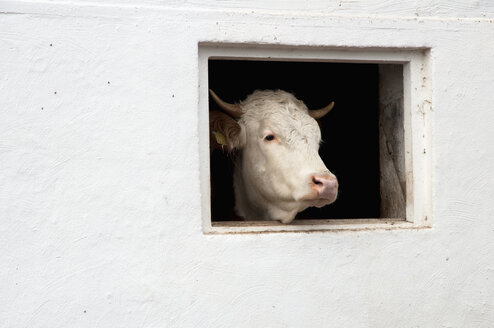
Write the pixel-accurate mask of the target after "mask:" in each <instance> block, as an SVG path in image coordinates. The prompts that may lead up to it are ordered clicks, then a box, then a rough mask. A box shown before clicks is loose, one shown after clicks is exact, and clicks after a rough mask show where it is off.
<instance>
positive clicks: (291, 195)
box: [209, 90, 338, 224]
mask: <svg viewBox="0 0 494 328" xmlns="http://www.w3.org/2000/svg"><path fill="white" fill-rule="evenodd" d="M209 93H210V95H211V98H212V99H213V100H214V101H215V102H216V103H217V104H218V106H219V108H220V109H221V111H211V112H210V122H209V123H210V132H211V140H212V142H213V143H216V146H221V147H223V148H226V150H228V151H230V152H235V154H236V156H235V166H234V172H233V181H234V182H233V187H234V193H235V212H236V213H237V214H238V215H239V216H241V217H242V218H244V219H245V220H247V221H252V220H277V221H281V222H282V223H285V224H288V223H290V222H292V220H293V219H294V218H295V216H296V215H297V213H298V212H301V211H303V210H305V209H306V208H308V207H311V206H315V207H323V206H326V205H328V204H331V203H333V202H334V201H335V200H336V197H337V195H338V180H337V178H336V176H335V175H334V174H333V173H331V172H330V171H329V170H328V169H327V167H326V166H325V164H324V162H323V161H322V159H321V157H320V156H319V153H318V151H319V144H320V142H321V130H320V128H319V125H318V123H317V121H316V119H320V118H322V117H323V116H324V115H326V114H327V113H328V112H329V111H330V110H331V109H332V108H333V106H334V102H331V103H330V104H329V105H328V106H326V107H324V108H321V109H318V110H309V109H308V108H307V106H306V105H305V104H304V103H303V102H302V101H301V100H299V99H297V98H296V97H295V96H294V95H293V94H291V93H289V92H286V91H282V90H256V91H254V92H253V93H252V94H251V95H249V96H248V97H247V98H246V99H245V100H244V101H241V102H240V103H238V104H232V103H228V102H225V101H223V100H222V99H221V98H220V97H218V95H216V93H214V92H213V91H212V90H209Z"/></svg>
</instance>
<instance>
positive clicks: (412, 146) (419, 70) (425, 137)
mask: <svg viewBox="0 0 494 328" xmlns="http://www.w3.org/2000/svg"><path fill="white" fill-rule="evenodd" d="M198 58H199V65H198V69H199V89H198V90H199V101H198V106H199V108H198V114H199V117H198V118H199V119H198V124H199V127H198V128H199V150H200V154H199V155H200V156H199V157H200V172H199V173H200V185H201V206H202V230H203V232H204V233H206V234H225V233H227V234H228V233H261V232H322V231H342V230H343V231H359V230H374V229H385V230H390V229H417V228H429V227H431V225H432V199H431V195H432V184H431V153H432V151H431V144H432V143H431V119H432V118H431V116H432V97H431V96H432V92H431V86H430V85H431V83H430V64H429V61H430V59H429V58H430V49H427V48H404V49H397V48H343V47H300V46H297V47H292V46H280V45H276V46H274V45H257V44H250V45H249V44H221V43H211V42H203V43H199V45H198ZM209 59H225V60H262V61H290V62H295V61H304V62H335V63H372V64H399V65H402V68H403V115H404V123H403V125H404V151H405V154H404V155H405V178H406V192H405V201H406V218H405V220H403V219H397V218H368V219H331V220H324V219H323V220H294V221H293V222H292V223H291V224H288V225H285V224H282V223H280V222H277V221H245V222H212V221H211V188H210V163H209V155H210V149H209V147H210V145H209V94H208V60H209Z"/></svg>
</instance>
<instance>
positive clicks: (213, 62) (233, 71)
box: [199, 44, 431, 232]
mask: <svg viewBox="0 0 494 328" xmlns="http://www.w3.org/2000/svg"><path fill="white" fill-rule="evenodd" d="M199 58H200V82H201V85H200V96H201V101H200V106H201V108H200V110H199V112H200V113H201V116H200V117H201V118H202V119H201V123H202V124H201V127H202V130H201V131H202V135H201V137H202V138H201V140H202V141H201V142H202V147H201V150H202V163H203V164H205V165H203V167H202V171H201V175H202V188H203V189H202V190H203V214H204V215H203V217H204V222H203V227H204V231H205V232H256V231H312V230H340V229H364V228H365V229H368V228H375V227H387V228H395V227H400V228H406V227H418V226H429V225H430V219H431V218H430V199H429V198H428V197H429V196H430V194H429V189H430V180H429V175H428V170H429V167H428V165H429V162H428V161H429V156H430V155H429V154H428V152H427V150H428V142H430V140H429V139H430V137H429V130H428V124H429V119H428V116H429V115H426V114H428V111H427V108H428V107H427V106H429V107H430V96H429V93H428V92H429V88H428V83H429V82H428V81H427V78H428V75H427V74H428V71H427V65H426V64H427V51H426V50H422V49H415V50H401V51H400V50H386V49H384V50H379V49H370V50H362V49H360V50H350V49H345V50H338V49H331V48H328V49H326V48H314V49H312V48H303V49H297V48H289V47H282V48H272V47H254V46H253V47H245V46H242V47H235V46H231V45H230V46H220V45H214V44H202V45H201V46H200V56H199ZM208 89H213V90H214V91H215V92H217V93H218V94H219V95H221V97H222V98H223V99H224V100H226V101H228V102H232V103H234V102H238V101H240V100H243V99H245V98H246V96H248V95H249V94H250V93H252V92H253V91H254V90H256V89H281V90H285V91H289V92H292V93H293V94H295V96H296V97H297V98H299V99H300V100H302V101H304V102H305V104H306V105H307V106H308V107H309V108H320V107H322V106H324V105H326V104H327V103H328V102H330V101H335V103H336V106H335V108H334V109H333V110H332V112H331V113H329V114H328V115H327V116H326V117H324V118H323V119H321V120H320V122H319V123H320V126H321V131H322V138H323V140H324V143H323V144H322V145H321V148H320V156H321V158H322V159H323V161H324V162H325V163H326V165H327V167H328V168H329V169H330V170H331V171H332V172H333V173H335V174H336V176H337V177H338V180H339V184H340V188H339V196H338V200H337V201H336V202H335V203H333V204H331V205H328V206H325V207H323V208H320V209H318V208H313V207H312V208H309V209H307V210H305V211H304V212H301V213H299V214H298V215H297V217H296V220H295V221H294V222H293V223H291V224H290V225H283V224H281V223H278V222H275V221H254V222H245V221H239V218H238V217H237V216H236V215H235V213H234V210H233V207H234V202H235V200H234V196H233V187H232V185H233V182H232V173H233V165H234V164H233V162H232V158H231V155H228V154H226V153H224V152H221V151H213V152H211V153H209V145H208V144H207V143H208V142H209V138H208V137H207V136H208V135H209V131H208V126H207V124H205V123H207V120H208V114H209V111H210V110H217V107H216V106H217V105H216V104H215V103H214V102H213V101H212V100H209V97H208V94H207V90H208ZM414 97H416V98H414ZM419 114H420V115H419ZM418 124H420V125H418ZM206 130H207V131H206ZM417 147H420V149H422V151H421V152H420V151H418V148H417ZM205 149H206V150H208V151H207V152H205ZM412 159H413V160H412ZM205 176H206V177H205ZM204 195H207V196H209V197H204ZM205 198H207V199H205Z"/></svg>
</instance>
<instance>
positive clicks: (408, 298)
mask: <svg viewBox="0 0 494 328" xmlns="http://www.w3.org/2000/svg"><path fill="white" fill-rule="evenodd" d="M280 8H283V9H280ZM199 42H230V43H242V42H247V43H263V44H274V45H277V44H280V45H292V46H297V45H304V46H331V47H354V48H355V47H356V48H358V47H373V48H375V47H388V48H394V47H396V48H430V49H431V50H430V64H431V83H432V104H433V105H432V140H431V142H432V159H433V160H432V167H431V170H432V172H431V173H432V199H433V204H432V207H433V209H432V213H433V224H432V228H430V229H417V230H400V229H398V230H391V231H386V230H375V231H347V232H320V233H317V232H316V233H272V234H242V235H231V234H230V235H207V234H203V231H202V218H201V215H202V214H201V213H202V208H201V194H200V176H199V172H200V157H199V143H200V141H199V121H198V111H199V110H200V108H199V106H198V104H199V91H198V90H199V74H198V43H199ZM493 53H494V5H492V3H488V2H487V1H466V0H461V1H423V2H416V1H390V0H388V1H384V0H374V1H352V2H349V1H348V2H347V1H336V2H332V3H329V4H328V3H327V2H326V1H312V2H309V3H307V2H306V1H273V2H266V1H157V0H147V1H134V0H121V1H118V0H105V1H99V2H89V1H82V0H77V1H76V0H74V1H3V2H1V3H0V236H1V237H0V240H1V242H0V263H1V265H0V326H1V327H51V328H55V327H492V323H493V322H494V238H493V236H494V203H493V202H492V200H493V199H494V170H492V166H493V164H494V142H493V138H494V130H493V126H494V111H493V110H492V106H493V105H492V104H493V103H494V101H493V97H494V74H493V73H494V60H493ZM232 83H234V81H232Z"/></svg>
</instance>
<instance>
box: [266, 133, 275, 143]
mask: <svg viewBox="0 0 494 328" xmlns="http://www.w3.org/2000/svg"><path fill="white" fill-rule="evenodd" d="M275 138H276V137H275V136H274V134H268V135H267V136H265V137H264V140H266V141H273V140H274V139H275Z"/></svg>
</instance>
